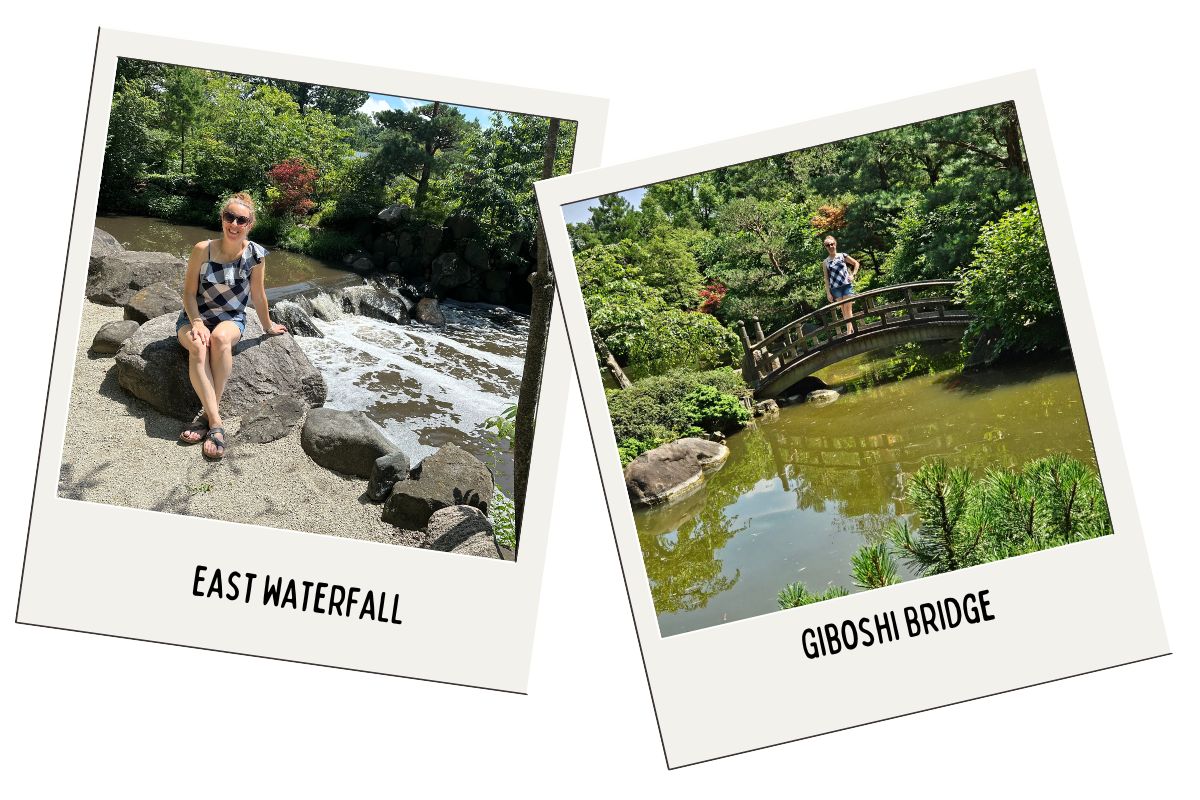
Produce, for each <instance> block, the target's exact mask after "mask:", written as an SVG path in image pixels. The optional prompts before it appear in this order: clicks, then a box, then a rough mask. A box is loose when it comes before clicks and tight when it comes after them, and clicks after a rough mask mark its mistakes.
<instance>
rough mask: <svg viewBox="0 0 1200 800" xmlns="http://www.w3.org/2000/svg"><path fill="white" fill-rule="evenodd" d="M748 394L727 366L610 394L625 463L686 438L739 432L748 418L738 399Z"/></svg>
mask: <svg viewBox="0 0 1200 800" xmlns="http://www.w3.org/2000/svg"><path fill="white" fill-rule="evenodd" d="M745 392H746V387H745V384H744V383H743V381H742V377H741V375H740V374H738V373H737V372H735V371H734V370H732V369H728V368H726V369H716V370H710V371H708V372H682V371H678V372H672V373H670V374H667V375H660V376H656V377H650V378H643V379H642V380H639V381H637V382H636V383H634V385H633V386H631V387H630V388H628V389H620V390H616V389H614V390H611V391H609V392H607V397H608V412H609V416H610V417H611V418H612V423H613V433H614V435H615V437H616V440H617V449H618V450H619V451H620V454H621V464H622V465H625V464H628V463H629V462H630V461H632V460H633V459H634V458H636V457H637V456H639V455H641V454H642V453H644V452H646V451H647V450H651V449H653V448H655V447H657V446H658V445H660V444H664V443H666V442H670V441H674V440H675V439H678V438H681V437H683V436H692V435H697V434H700V433H703V432H705V431H714V430H715V431H722V432H725V433H729V432H732V431H734V430H736V429H737V428H739V427H740V426H741V424H742V423H744V422H745V421H746V420H747V419H749V412H747V411H746V409H745V408H744V407H743V406H742V404H741V402H740V401H739V400H738V396H739V395H741V394H743V393H745ZM709 426H711V427H709Z"/></svg>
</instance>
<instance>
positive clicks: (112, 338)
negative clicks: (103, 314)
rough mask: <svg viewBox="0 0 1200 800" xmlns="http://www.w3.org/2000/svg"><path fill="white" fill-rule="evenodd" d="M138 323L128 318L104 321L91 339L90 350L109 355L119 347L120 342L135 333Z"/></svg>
mask: <svg viewBox="0 0 1200 800" xmlns="http://www.w3.org/2000/svg"><path fill="white" fill-rule="evenodd" d="M140 327H141V324H140V323H137V322H134V321H132V320H128V319H120V320H117V321H115V322H106V323H104V324H103V325H101V326H100V330H98V331H96V337H95V338H94V339H92V352H93V353H102V354H104V355H111V354H113V353H115V352H117V350H119V349H121V343H122V342H124V341H125V340H126V339H128V338H129V337H130V336H133V335H134V334H135V333H137V329H138V328H140Z"/></svg>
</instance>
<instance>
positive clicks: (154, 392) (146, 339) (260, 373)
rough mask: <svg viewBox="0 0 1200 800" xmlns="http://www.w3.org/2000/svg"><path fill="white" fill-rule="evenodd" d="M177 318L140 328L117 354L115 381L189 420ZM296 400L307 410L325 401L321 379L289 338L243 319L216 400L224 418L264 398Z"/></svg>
mask: <svg viewBox="0 0 1200 800" xmlns="http://www.w3.org/2000/svg"><path fill="white" fill-rule="evenodd" d="M177 317H178V315H177V314H164V315H162V316H161V317H155V318H154V319H152V320H150V321H149V322H147V323H145V324H144V325H142V327H141V328H139V329H138V331H137V333H135V334H134V335H133V336H130V337H129V338H128V339H127V340H126V341H125V343H124V344H123V345H121V349H120V350H119V351H118V352H117V379H118V381H119V382H120V384H121V387H122V388H124V389H125V391H127V392H129V393H130V394H132V395H133V396H134V397H138V398H140V399H142V400H145V401H146V402H147V403H149V404H150V405H151V406H153V407H154V408H156V409H158V410H159V411H161V412H163V413H164V414H167V415H168V416H171V417H175V418H176V419H182V420H191V419H192V418H193V417H194V416H195V415H196V412H197V411H198V410H199V409H200V400H199V398H197V397H196V392H195V391H194V390H193V389H192V384H191V381H190V380H189V379H188V363H187V351H186V350H184V349H183V345H181V344H179V341H178V340H177V339H176V338H175V320H176V319H177ZM279 396H284V397H295V398H296V399H298V400H300V401H301V402H302V403H304V404H305V405H307V406H320V405H322V404H324V402H325V379H324V378H322V377H321V373H320V372H318V371H317V369H316V367H314V366H313V365H312V363H311V362H310V361H309V360H308V357H307V356H305V355H304V352H303V351H302V350H301V349H300V348H299V347H298V346H297V345H296V342H295V340H294V339H293V338H292V337H291V336H290V335H288V334H286V333H285V334H283V335H282V336H267V335H265V334H264V333H263V329H262V326H261V325H259V323H258V317H257V316H256V315H254V314H249V315H247V317H246V333H245V335H244V336H243V337H242V340H241V341H240V342H238V343H237V345H235V346H234V348H233V372H232V373H231V374H230V376H229V382H228V383H227V384H226V385H225V396H224V397H223V398H222V399H221V411H222V413H223V414H226V415H229V416H233V417H240V416H242V415H243V414H246V413H247V412H249V411H251V410H253V409H254V408H255V406H257V405H258V404H259V403H261V402H262V401H263V400H267V399H269V398H273V397H279Z"/></svg>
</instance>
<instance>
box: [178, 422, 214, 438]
mask: <svg viewBox="0 0 1200 800" xmlns="http://www.w3.org/2000/svg"><path fill="white" fill-rule="evenodd" d="M188 433H195V434H198V436H197V437H196V438H195V439H185V438H183V437H184V434H188ZM207 435H208V420H207V419H205V418H204V417H196V419H194V420H192V424H191V425H188V426H187V427H186V428H184V429H183V430H181V431H180V432H179V441H181V442H183V443H184V444H200V443H201V442H203V441H204V439H205V437H206V436H207Z"/></svg>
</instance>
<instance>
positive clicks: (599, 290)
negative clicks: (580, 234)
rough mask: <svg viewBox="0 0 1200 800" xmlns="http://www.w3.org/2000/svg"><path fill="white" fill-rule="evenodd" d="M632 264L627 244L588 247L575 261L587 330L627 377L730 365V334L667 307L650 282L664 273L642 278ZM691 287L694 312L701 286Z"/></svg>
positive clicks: (733, 340) (734, 348)
mask: <svg viewBox="0 0 1200 800" xmlns="http://www.w3.org/2000/svg"><path fill="white" fill-rule="evenodd" d="M631 252H632V253H634V254H635V255H634V257H630V253H631ZM637 260H638V258H637V247H636V246H635V245H632V243H626V242H622V243H619V244H615V245H606V246H603V247H596V248H593V249H591V250H588V251H586V252H584V253H582V254H580V256H579V257H578V258H577V259H576V267H577V268H578V271H579V279H580V282H581V284H582V285H583V291H584V304H585V307H586V309H587V312H588V319H589V320H590V322H591V326H592V330H593V331H595V332H596V334H597V335H598V336H599V337H600V338H601V339H602V340H603V341H604V344H605V345H606V346H607V347H608V349H609V351H610V352H611V353H612V355H613V357H614V358H616V359H617V361H618V362H619V363H621V364H622V365H624V366H625V369H626V372H627V373H628V374H629V376H630V377H631V378H637V377H643V376H650V375H662V374H665V373H667V372H670V371H672V370H676V369H699V370H704V369H711V368H714V367H718V366H722V365H731V364H733V363H735V361H736V359H737V358H738V357H739V355H740V353H741V345H740V344H739V343H738V339H737V336H736V335H735V334H734V333H733V331H731V330H729V329H728V328H726V327H724V326H723V325H721V323H720V322H719V321H718V320H717V319H716V318H715V317H713V316H712V315H710V314H705V313H702V312H698V311H684V310H682V309H680V308H677V307H675V306H672V305H671V304H670V303H669V302H668V301H667V299H666V296H665V295H664V290H663V288H662V287H659V286H654V285H652V284H651V283H650V282H649V281H650V280H655V279H662V276H663V275H664V273H663V272H659V273H657V275H652V276H651V277H647V275H646V274H645V273H643V271H642V268H641V267H639V266H638V265H637V264H636V263H634V262H636V261H637ZM677 278H678V273H677V272H672V273H671V278H670V286H672V287H674V289H676V290H678V289H679V287H680V285H681V283H680V282H679V281H678V280H677ZM693 285H694V295H693V300H692V301H691V304H692V307H695V306H696V305H698V304H699V289H700V286H699V282H698V281H697V282H695V283H694V284H693Z"/></svg>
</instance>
